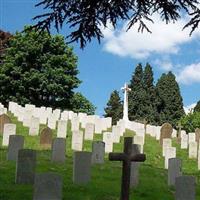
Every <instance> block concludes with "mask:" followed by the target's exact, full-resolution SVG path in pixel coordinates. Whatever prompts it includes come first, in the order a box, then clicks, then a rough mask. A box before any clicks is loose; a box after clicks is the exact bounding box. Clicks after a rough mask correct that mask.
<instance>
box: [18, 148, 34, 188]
mask: <svg viewBox="0 0 200 200" xmlns="http://www.w3.org/2000/svg"><path fill="white" fill-rule="evenodd" d="M35 167H36V151H35V150H31V149H20V150H19V151H18V157H17V165H16V177H15V181H16V183H18V184H33V183H34V178H35Z"/></svg>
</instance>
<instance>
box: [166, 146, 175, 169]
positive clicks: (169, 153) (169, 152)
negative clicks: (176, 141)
mask: <svg viewBox="0 0 200 200" xmlns="http://www.w3.org/2000/svg"><path fill="white" fill-rule="evenodd" d="M170 158H176V147H168V148H166V151H165V169H168V162H169V159H170Z"/></svg>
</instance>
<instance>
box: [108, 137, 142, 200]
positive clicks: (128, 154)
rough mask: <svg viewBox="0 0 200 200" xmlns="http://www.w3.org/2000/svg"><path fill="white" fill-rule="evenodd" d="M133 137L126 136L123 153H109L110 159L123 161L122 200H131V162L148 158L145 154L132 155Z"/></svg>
mask: <svg viewBox="0 0 200 200" xmlns="http://www.w3.org/2000/svg"><path fill="white" fill-rule="evenodd" d="M132 142H133V138H131V137H126V138H124V152H123V153H109V160H110V161H122V162H123V167H122V183H121V198H120V199H121V200H129V188H130V173H131V162H133V161H137V162H144V161H145V160H146V156H145V154H137V155H132Z"/></svg>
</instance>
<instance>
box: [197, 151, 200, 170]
mask: <svg viewBox="0 0 200 200" xmlns="http://www.w3.org/2000/svg"><path fill="white" fill-rule="evenodd" d="M197 162H198V170H200V148H199V150H198V161H197Z"/></svg>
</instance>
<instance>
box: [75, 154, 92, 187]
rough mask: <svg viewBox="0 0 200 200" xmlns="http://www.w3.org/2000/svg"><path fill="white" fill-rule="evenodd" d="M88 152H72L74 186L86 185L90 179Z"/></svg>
mask: <svg viewBox="0 0 200 200" xmlns="http://www.w3.org/2000/svg"><path fill="white" fill-rule="evenodd" d="M91 159H92V153H90V152H74V161H73V182H74V183H75V184H87V183H88V182H89V181H90V179H91Z"/></svg>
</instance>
